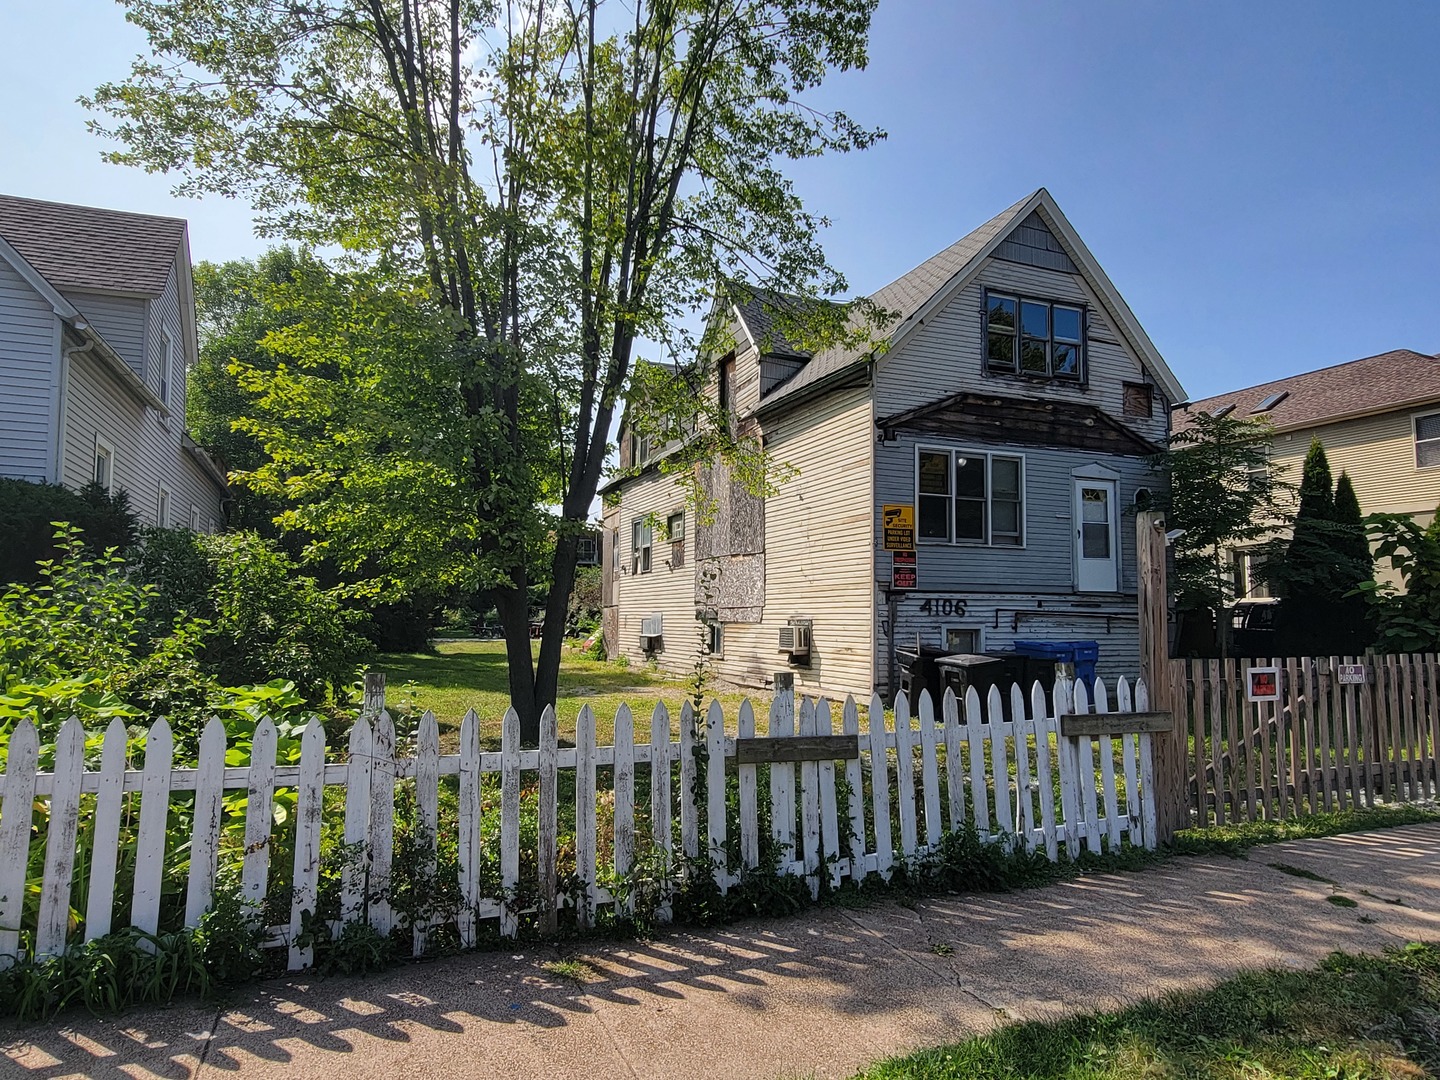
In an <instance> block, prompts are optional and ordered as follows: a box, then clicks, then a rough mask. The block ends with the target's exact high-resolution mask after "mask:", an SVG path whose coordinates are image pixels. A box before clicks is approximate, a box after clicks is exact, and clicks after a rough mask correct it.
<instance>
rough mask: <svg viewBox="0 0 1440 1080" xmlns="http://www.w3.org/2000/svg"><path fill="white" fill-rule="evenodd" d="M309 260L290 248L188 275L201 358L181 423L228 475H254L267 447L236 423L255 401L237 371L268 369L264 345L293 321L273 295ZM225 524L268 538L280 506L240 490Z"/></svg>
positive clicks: (191, 379)
mask: <svg viewBox="0 0 1440 1080" xmlns="http://www.w3.org/2000/svg"><path fill="white" fill-rule="evenodd" d="M308 265H313V260H311V259H310V258H309V257H308V256H305V255H302V254H301V253H299V252H297V251H296V250H295V249H294V248H291V247H278V248H272V249H271V250H270V251H268V252H266V253H265V254H264V255H262V256H261V257H260V258H258V259H253V260H252V259H234V260H231V261H230V262H225V263H211V262H200V263H197V264H196V266H195V270H194V280H195V320H196V326H197V329H198V331H199V338H200V351H199V355H198V357H197V361H196V364H195V366H194V367H193V368H191V370H190V373H189V380H188V390H187V393H186V398H185V414H186V417H185V422H186V426H187V427H188V428H189V430H190V431H191V433H192V434H194V436H195V439H196V441H197V442H199V443H200V445H201V446H203V447H205V449H206V450H208V451H209V452H210V453H211V454H212V455H213V456H214V457H215V458H216V459H217V460H218V461H219V462H220V464H221V466H222V467H223V468H225V469H226V470H227V471H234V472H236V473H238V474H243V473H246V472H248V471H250V470H253V469H257V468H259V467H260V466H261V465H262V464H263V463H264V462H265V461H266V460H267V458H268V455H267V454H266V451H265V447H264V446H263V445H262V444H261V443H260V441H259V440H258V439H257V438H256V437H255V436H254V435H253V434H251V433H250V432H247V431H244V430H241V428H240V427H239V426H237V423H238V421H239V420H240V419H241V418H242V417H245V416H248V415H251V414H252V413H253V412H254V410H255V400H256V398H255V395H254V394H253V393H251V392H250V391H248V390H246V389H244V388H243V387H242V386H241V385H240V371H241V370H242V369H251V368H262V369H263V368H267V367H274V363H273V361H272V358H271V354H270V353H269V352H268V351H267V349H266V347H265V344H264V342H265V338H266V336H267V335H268V334H269V333H270V332H271V331H272V330H276V329H279V328H281V327H283V326H285V325H287V324H288V323H290V322H292V321H294V316H293V315H291V314H290V313H288V312H286V311H284V310H283V309H282V307H281V306H280V305H278V304H277V303H275V301H274V299H273V296H272V290H273V289H274V288H275V287H276V286H279V285H282V284H285V283H287V282H293V281H294V280H295V279H296V276H297V274H298V273H299V272H300V270H301V268H302V267H305V266H308ZM232 490H233V492H234V495H235V506H234V509H233V510H232V511H231V514H230V520H231V524H233V525H235V526H237V527H238V528H242V529H256V530H259V531H261V532H267V533H268V532H273V531H274V523H273V522H274V518H275V517H276V516H277V515H278V514H279V513H280V512H281V509H282V508H283V506H284V505H285V502H284V500H283V499H276V498H274V497H273V496H267V495H265V494H263V493H261V492H259V491H256V490H254V489H252V488H250V487H247V486H245V485H243V484H236V485H235V486H234V488H233V489H232Z"/></svg>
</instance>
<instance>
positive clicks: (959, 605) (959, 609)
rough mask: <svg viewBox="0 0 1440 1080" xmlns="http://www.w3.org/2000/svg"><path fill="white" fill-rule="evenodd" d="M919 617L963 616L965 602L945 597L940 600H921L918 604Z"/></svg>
mask: <svg viewBox="0 0 1440 1080" xmlns="http://www.w3.org/2000/svg"><path fill="white" fill-rule="evenodd" d="M920 614H921V615H956V616H963V615H964V614H965V601H964V600H955V599H951V598H950V597H946V598H944V599H942V600H922V601H921V602H920Z"/></svg>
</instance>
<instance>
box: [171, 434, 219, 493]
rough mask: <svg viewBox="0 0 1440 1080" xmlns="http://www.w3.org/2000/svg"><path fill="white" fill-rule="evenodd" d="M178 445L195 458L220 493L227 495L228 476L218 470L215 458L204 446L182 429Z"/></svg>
mask: <svg viewBox="0 0 1440 1080" xmlns="http://www.w3.org/2000/svg"><path fill="white" fill-rule="evenodd" d="M180 445H181V446H183V447H184V448H185V451H186V453H188V454H189V455H190V456H191V457H192V458H194V459H195V461H196V462H197V463H198V464H199V466H200V469H201V471H202V472H204V473H205V475H206V476H208V477H209V478H210V479H211V480H212V481H213V482H214V483H215V485H216V486H217V487H218V488H219V489H220V492H221V494H225V495H228V494H229V493H230V480H229V478H228V477H227V476H226V475H225V474H224V473H223V472H221V471H220V466H218V465H216V464H215V459H214V458H212V457H211V456H210V455H209V454H207V453H206V452H205V448H204V447H202V446H201V445H200V444H199V443H197V442H196V441H195V440H194V439H193V438H191V437H190V433H189V432H188V431H182V432H181V433H180Z"/></svg>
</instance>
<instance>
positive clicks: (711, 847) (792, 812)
mask: <svg viewBox="0 0 1440 1080" xmlns="http://www.w3.org/2000/svg"><path fill="white" fill-rule="evenodd" d="M1072 693H1073V697H1072ZM1146 707H1147V706H1146V691H1145V688H1144V685H1143V683H1142V684H1139V685H1138V686H1137V689H1136V692H1135V695H1134V700H1132V695H1131V692H1130V688H1129V685H1128V684H1127V683H1126V682H1125V681H1124V680H1121V681H1120V682H1119V683H1118V684H1117V686H1116V692H1115V701H1114V703H1113V707H1112V703H1111V700H1110V696H1109V694H1108V692H1107V688H1106V686H1105V684H1104V683H1103V682H1097V683H1096V685H1095V688H1094V691H1093V695H1092V694H1091V693H1089V692H1087V691H1086V688H1085V686H1084V685H1083V684H1076V685H1075V686H1074V687H1073V691H1072V688H1071V685H1070V684H1069V683H1067V682H1065V681H1063V680H1062V681H1061V683H1060V684H1059V685H1058V687H1057V690H1056V693H1055V696H1054V699H1053V700H1049V701H1047V699H1046V695H1045V692H1044V690H1043V689H1041V688H1040V687H1039V686H1038V685H1037V686H1036V687H1034V688H1033V690H1032V692H1031V694H1030V695H1029V696H1028V698H1027V697H1026V695H1024V694H1023V693H1022V692H1021V690H1020V689H1019V688H1018V687H1016V688H1013V689H1012V691H1011V693H1010V695H1009V699H1008V702H1007V701H1006V700H1005V699H1003V698H1002V696H1001V694H1000V692H999V691H998V690H992V691H991V692H990V694H989V696H988V700H987V702H986V703H985V704H984V705H983V706H982V703H981V700H980V699H979V697H978V696H976V694H975V692H974V691H973V690H971V691H969V692H968V693H967V695H966V696H965V698H964V699H963V700H961V701H958V702H957V700H956V698H955V696H954V695H953V693H950V692H947V693H946V695H945V697H944V699H943V701H942V702H941V704H940V708H939V716H938V717H937V716H936V715H935V709H934V708H933V706H932V703H931V700H930V698H929V696H928V695H922V696H921V698H920V701H919V705H918V709H917V710H916V711H915V712H914V713H912V711H911V707H910V704H909V703H908V702H907V701H906V699H905V698H904V696H901V697H899V698H898V699H897V700H896V702H895V708H894V712H893V716H887V713H886V712H885V710H884V708H883V706H882V703H881V702H880V700H879V698H878V697H877V698H875V699H872V701H871V702H870V704H869V708H868V709H866V710H864V711H863V717H862V710H861V709H860V708H858V707H857V705H856V703H855V701H854V700H853V699H850V700H847V701H845V702H844V703H843V705H832V704H831V703H830V702H827V701H824V700H820V701H812V700H809V699H805V700H802V701H800V702H799V703H798V708H797V703H796V701H795V700H794V698H793V696H792V695H790V694H788V693H785V694H781V695H779V696H777V697H776V698H775V700H774V702H773V703H772V705H771V707H770V710H769V715H768V724H767V725H766V731H765V732H764V733H763V734H758V735H757V731H756V716H755V711H754V709H753V708H752V706H751V704H750V703H749V702H748V701H746V702H745V703H743V704H742V705H741V707H740V709H739V714H738V716H737V717H736V718H735V719H736V723H735V728H734V732H735V734H734V735H733V736H732V735H730V734H727V732H726V729H725V718H724V716H723V715H722V710H721V708H720V706H719V705H718V704H714V703H712V704H711V705H710V706H709V707H708V709H707V710H705V711H704V713H703V715H702V714H697V713H696V712H695V711H694V710H693V709H692V708H691V707H690V706H689V705H688V704H687V705H686V706H685V707H684V709H683V710H682V712H681V714H680V717H679V725H678V727H679V739H678V740H676V739H674V738H672V725H671V717H670V714H669V712H668V711H667V709H666V708H665V706H664V705H663V704H661V705H656V707H655V708H654V710H653V711H652V712H651V714H650V717H649V724H648V728H649V730H648V733H647V732H644V731H643V730H642V731H639V732H637V725H636V720H635V717H634V716H633V715H632V713H631V711H630V710H629V708H628V707H625V706H622V707H621V708H620V709H619V711H618V714H617V715H616V717H615V725H614V731H615V741H614V745H612V746H597V745H596V738H595V730H596V727H595V714H594V712H593V710H592V709H591V708H590V707H589V706H588V705H586V706H584V707H583V708H582V709H581V710H580V714H579V718H578V721H577V728H576V745H575V746H573V747H572V746H561V745H560V742H559V737H558V730H557V723H556V717H555V713H554V711H553V710H547V711H546V712H545V714H544V717H543V719H542V723H541V731H540V741H539V746H538V748H531V749H527V748H523V747H522V746H521V743H520V726H519V721H518V719H517V717H516V715H515V713H514V711H513V710H511V711H508V712H507V713H506V714H505V716H504V719H503V721H502V722H501V724H500V725H499V727H500V731H499V749H498V750H486V749H484V748H483V746H484V744H485V743H486V742H487V739H486V737H487V736H490V735H491V734H492V733H490V732H484V731H482V724H481V722H480V720H479V719H478V718H477V717H476V715H475V713H474V712H473V711H472V712H471V713H470V714H468V715H467V716H466V717H465V719H464V721H463V723H462V724H461V727H460V732H459V751H458V753H454V754H441V753H440V738H439V735H440V732H439V726H438V724H437V722H436V719H435V717H434V716H433V715H432V714H429V713H426V714H425V715H424V716H423V717H422V718H420V720H419V722H418V724H417V725H416V726H415V728H414V730H413V732H403V731H402V732H401V733H400V734H399V735H398V736H397V730H396V723H395V720H394V719H393V718H392V717H391V715H390V714H389V713H388V712H383V711H382V712H380V713H379V714H378V715H375V714H373V713H372V714H371V715H370V716H362V718H361V719H359V720H358V721H357V722H356V723H355V724H354V726H353V727H352V728H351V729H350V731H349V734H348V738H347V739H346V740H345V742H344V745H343V746H340V747H331V746H329V745H327V738H326V732H325V729H324V727H323V726H322V725H321V724H320V723H319V722H318V721H315V722H312V723H310V724H309V725H308V726H306V727H305V728H304V729H303V733H301V734H300V736H299V746H298V760H288V761H277V729H276V726H275V725H274V724H273V723H272V722H271V721H269V720H265V721H262V722H261V723H260V724H259V725H258V727H257V728H256V730H255V733H254V737H253V740H252V742H251V745H250V752H249V756H248V760H246V761H241V762H237V761H236V760H234V756H236V755H235V754H234V748H231V750H232V759H230V760H227V746H226V735H225V728H224V727H223V725H222V724H221V722H220V721H219V720H211V721H210V723H209V724H208V726H207V727H206V728H205V729H204V731H203V734H202V735H201V737H200V740H199V748H198V754H196V755H195V758H194V764H193V766H187V767H183V768H177V767H175V760H174V744H173V739H172V733H171V730H170V727H169V725H168V724H167V722H166V721H165V720H163V719H162V720H159V721H157V722H156V723H155V724H154V725H153V726H152V727H151V728H150V729H149V732H148V734H147V735H146V736H145V738H144V741H143V749H142V748H141V747H139V746H138V745H137V746H136V748H135V750H136V756H137V757H138V758H139V759H140V760H138V761H136V762H133V763H132V762H131V761H128V760H127V732H126V730H125V728H124V726H123V725H122V724H121V723H120V722H119V721H114V722H112V723H111V725H110V727H109V729H108V730H107V731H106V732H105V734H104V737H103V739H97V740H95V741H94V742H93V743H92V744H90V745H87V739H86V733H85V732H84V730H83V729H82V726H81V724H80V723H79V721H78V720H76V719H74V718H72V719H70V720H68V721H67V722H66V723H65V724H64V725H63V726H62V727H61V729H60V731H59V734H58V738H57V739H56V741H55V742H54V743H52V744H49V745H47V746H45V747H43V748H42V747H41V745H40V743H39V741H38V739H37V733H36V729H35V727H34V726H33V725H32V724H31V723H30V722H28V721H26V722H25V723H23V724H21V725H20V726H19V728H17V729H16V730H15V731H14V732H13V733H12V734H11V737H10V739H9V748H8V760H7V761H6V763H5V775H4V778H3V788H0V794H3V803H0V957H4V958H9V960H10V961H13V960H15V959H17V958H22V957H32V958H40V959H43V958H45V957H48V956H54V955H57V954H59V953H62V952H63V951H64V950H65V949H66V948H67V946H68V945H70V944H74V943H75V942H77V941H79V940H81V939H83V940H86V941H88V940H91V939H94V938H97V937H101V936H104V935H105V934H107V933H109V932H110V931H111V930H112V928H117V927H123V926H130V927H134V928H137V929H139V930H141V931H144V932H145V933H146V934H152V935H153V934H156V933H164V932H166V931H167V929H168V930H174V929H178V928H180V927H182V926H190V927H194V926H196V925H198V924H199V923H200V922H201V920H202V917H203V916H204V915H205V913H206V911H207V910H208V909H210V908H211V906H212V904H214V903H215V902H216V899H217V896H218V895H219V890H238V892H239V894H240V899H241V900H242V901H243V902H244V905H245V906H244V907H243V908H241V909H240V910H242V911H244V912H248V916H247V917H248V918H250V919H252V920H254V923H255V925H256V926H257V928H263V931H264V933H265V934H266V935H267V939H268V944H269V946H271V947H274V948H281V949H288V966H289V968H290V969H292V970H297V969H302V968H305V967H306V966H308V965H310V964H311V963H312V962H313V959H314V949H315V947H316V945H317V943H319V942H321V941H324V940H334V936H335V935H337V934H343V933H345V932H346V929H347V927H349V926H351V925H354V924H361V925H363V926H368V927H370V928H372V929H373V931H374V932H376V933H378V934H379V935H385V936H387V937H389V938H391V939H392V940H395V941H403V942H404V943H405V944H407V945H408V946H409V947H410V949H411V950H412V951H413V952H414V953H415V954H417V955H418V954H421V953H424V952H426V951H427V950H431V949H434V948H437V947H438V946H439V945H440V944H441V943H442V942H444V943H447V944H463V945H469V944H473V943H475V942H476V941H477V939H478V938H479V937H480V936H482V935H492V936H493V935H498V936H501V937H513V936H515V935H516V934H517V933H519V932H520V931H521V928H522V925H523V926H524V927H525V928H526V930H527V932H529V931H532V930H533V931H534V932H544V931H549V930H554V929H556V927H557V924H558V922H559V920H560V919H561V918H562V917H563V918H564V919H565V920H566V922H567V924H568V923H569V921H570V920H572V919H573V921H574V925H575V926H577V927H579V928H581V929H583V928H586V927H589V926H592V925H594V924H595V922H596V920H597V919H623V918H626V917H630V916H634V915H635V913H636V911H637V908H638V907H645V908H646V909H647V910H648V911H649V912H650V913H651V915H652V916H653V917H654V918H656V919H657V920H660V921H664V920H665V919H666V918H667V917H668V915H669V905H670V903H671V901H672V900H673V899H674V898H675V897H676V896H677V895H678V894H677V891H676V890H678V889H682V888H687V887H693V886H694V885H695V884H696V883H697V882H698V883H702V884H704V886H705V887H706V888H713V889H717V890H719V891H720V892H722V893H723V892H725V891H726V890H728V889H731V888H732V887H733V886H735V885H736V884H737V883H738V882H742V881H744V880H746V878H747V877H748V876H751V875H758V874H766V873H768V874H772V875H779V876H782V877H783V876H788V877H790V878H794V879H800V880H802V881H803V882H804V884H805V885H808V888H809V892H810V894H811V895H812V896H816V895H818V894H819V893H820V891H821V890H822V889H824V888H830V887H835V886H838V885H840V884H841V882H842V881H846V880H849V881H858V880H860V879H863V878H865V877H866V876H867V875H871V874H877V875H880V876H881V877H885V878H888V877H889V876H890V875H891V874H892V873H894V872H896V870H897V868H899V867H902V866H911V865H913V864H914V861H915V860H917V859H921V858H924V857H925V855H926V853H927V852H931V851H933V850H934V849H935V848H936V845H938V844H939V843H940V841H941V839H942V836H943V835H944V834H945V832H946V831H947V830H959V829H962V828H969V827H973V829H974V830H976V832H977V833H978V834H979V836H980V837H982V838H984V839H986V840H988V841H990V842H993V843H999V844H1005V845H1009V846H1017V845H1018V846H1023V847H1024V848H1026V849H1029V850H1031V851H1040V852H1044V853H1045V855H1047V856H1048V857H1049V858H1050V859H1052V860H1058V859H1060V858H1062V857H1066V856H1068V857H1072V858H1073V857H1076V856H1078V855H1079V854H1080V853H1081V852H1082V851H1086V850H1088V851H1091V852H1100V851H1104V850H1110V849H1114V848H1117V847H1118V846H1120V845H1121V844H1122V843H1126V842H1128V843H1131V844H1139V845H1144V846H1146V847H1153V846H1154V842H1155V798H1154V793H1153V791H1152V790H1151V789H1152V777H1153V763H1152V752H1151V734H1150V732H1151V731H1152V730H1158V729H1159V726H1160V725H1163V722H1164V720H1165V719H1166V718H1164V717H1159V716H1157V714H1151V713H1147V712H1146V711H1145V710H1146ZM1006 717H1009V719H1007V718H1006ZM637 735H638V737H639V739H638V741H637ZM278 741H280V742H285V741H286V740H285V739H280V740H278ZM292 741H293V740H292ZM490 745H493V742H491V743H490ZM292 749H293V748H292ZM42 754H43V759H44V761H45V762H47V763H51V764H50V767H49V769H48V770H47V771H41V769H40V764H41V760H42ZM1097 755H1098V760H1097ZM295 756H296V755H295V754H293V753H291V754H288V755H285V754H282V758H283V757H289V758H291V759H293V758H294V757H295ZM132 764H133V765H134V766H135V767H132ZM677 824H678V830H677V829H676V825H677ZM122 830H123V836H124V837H126V838H128V839H127V840H126V842H123V843H122ZM677 832H678V835H677ZM802 887H803V886H802ZM226 895H227V896H229V895H231V894H229V893H227V894H226ZM4 962H9V961H4Z"/></svg>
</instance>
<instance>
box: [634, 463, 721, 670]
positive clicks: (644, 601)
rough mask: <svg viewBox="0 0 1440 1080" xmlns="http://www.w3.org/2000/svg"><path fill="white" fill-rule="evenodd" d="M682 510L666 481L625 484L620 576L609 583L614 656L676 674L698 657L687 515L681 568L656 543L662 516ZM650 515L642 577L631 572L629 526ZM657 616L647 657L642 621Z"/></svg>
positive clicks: (681, 496) (666, 546) (679, 494)
mask: <svg viewBox="0 0 1440 1080" xmlns="http://www.w3.org/2000/svg"><path fill="white" fill-rule="evenodd" d="M684 506H685V493H684V491H683V490H682V489H681V487H680V485H679V484H678V483H677V482H676V481H675V478H674V477H672V476H662V475H660V474H659V473H658V472H651V473H647V474H645V475H644V476H640V477H636V478H635V479H634V480H631V481H629V482H628V483H627V484H626V485H625V487H624V489H623V491H622V494H621V498H620V511H619V515H620V516H619V529H620V572H619V574H618V575H617V576H616V578H615V594H616V603H617V606H618V607H619V616H620V617H619V630H618V632H619V640H618V641H617V643H616V644H617V646H618V650H617V651H618V652H619V653H620V654H622V655H624V656H628V657H629V658H630V662H631V663H633V664H640V663H646V662H647V661H649V660H650V659H653V660H654V661H655V663H656V664H657V665H658V666H659V667H660V669H661V670H663V671H666V672H668V673H670V674H674V675H680V674H683V673H685V672H688V671H690V670H692V668H693V667H694V664H695V657H696V655H697V652H698V642H699V636H698V635H699V631H700V626H699V624H698V623H697V622H696V621H695V560H694V536H695V529H694V527H693V523H692V522H691V521H689V518H690V517H692V516H693V515H691V514H690V513H689V512H688V511H687V515H686V517H687V521H686V530H685V531H686V534H687V535H686V540H685V545H686V547H685V556H686V558H685V565H684V566H683V567H679V568H676V567H672V566H671V565H670V558H671V552H670V543H669V541H667V540H664V539H662V532H663V529H662V528H661V526H663V525H664V522H665V518H666V516H667V515H669V514H672V513H674V512H675V511H676V510H680V509H682V508H684ZM651 515H654V517H655V518H656V519H658V524H657V525H656V526H655V527H654V529H653V537H654V543H653V546H652V547H651V551H650V570H649V572H648V573H641V574H635V573H631V566H632V560H631V555H632V554H633V551H634V547H633V542H632V532H631V523H632V522H633V521H634V520H635V519H636V518H644V517H649V516H651ZM656 614H659V615H661V616H662V621H663V630H664V633H663V636H662V642H661V644H662V646H663V647H662V648H661V649H659V650H658V651H656V652H655V653H654V654H653V656H651V655H647V654H646V653H645V652H644V651H643V650H642V649H641V647H640V624H641V622H642V620H644V619H646V618H649V617H650V616H652V615H656Z"/></svg>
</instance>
